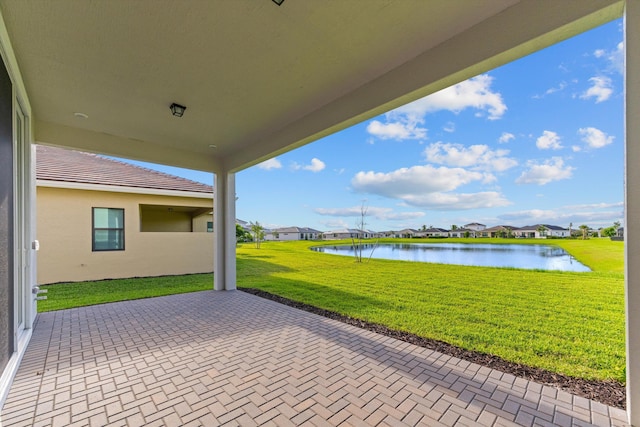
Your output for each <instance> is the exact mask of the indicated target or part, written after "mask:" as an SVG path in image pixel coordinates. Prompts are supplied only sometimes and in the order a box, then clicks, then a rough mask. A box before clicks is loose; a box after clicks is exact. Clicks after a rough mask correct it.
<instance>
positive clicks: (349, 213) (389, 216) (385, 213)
mask: <svg viewBox="0 0 640 427" xmlns="http://www.w3.org/2000/svg"><path fill="white" fill-rule="evenodd" d="M365 209H366V215H367V217H372V218H375V219H379V220H383V221H386V220H391V221H404V220H407V219H416V218H420V217H423V216H424V215H425V213H424V212H394V210H393V209H392V208H381V207H374V206H367V207H365ZM314 212H316V213H317V214H320V215H326V216H337V217H356V218H359V217H360V215H361V214H362V206H353V207H350V208H315V209H314Z"/></svg>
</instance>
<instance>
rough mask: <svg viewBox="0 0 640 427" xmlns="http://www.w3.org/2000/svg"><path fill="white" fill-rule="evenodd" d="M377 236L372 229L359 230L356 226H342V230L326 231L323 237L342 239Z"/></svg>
mask: <svg viewBox="0 0 640 427" xmlns="http://www.w3.org/2000/svg"><path fill="white" fill-rule="evenodd" d="M374 237H376V233H375V232H373V231H371V230H358V229H355V228H342V229H340V230H332V231H325V232H324V233H322V238H323V239H325V240H340V239H358V238H362V239H371V238H374Z"/></svg>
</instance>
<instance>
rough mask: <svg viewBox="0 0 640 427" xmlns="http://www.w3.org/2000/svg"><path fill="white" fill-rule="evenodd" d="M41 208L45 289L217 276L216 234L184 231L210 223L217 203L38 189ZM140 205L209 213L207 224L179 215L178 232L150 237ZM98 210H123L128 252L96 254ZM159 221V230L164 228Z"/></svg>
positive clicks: (41, 274)
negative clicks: (74, 284)
mask: <svg viewBox="0 0 640 427" xmlns="http://www.w3.org/2000/svg"><path fill="white" fill-rule="evenodd" d="M37 203H38V206H37V230H38V240H39V242H40V251H39V253H38V283H40V284H49V283H57V282H63V281H65V282H66V281H83V280H99V279H107V278H113V279H115V278H126V277H143V276H162V275H173V274H188V273H205V272H211V271H213V246H214V245H213V233H207V232H206V229H204V230H202V232H192V231H191V230H187V229H186V228H185V225H184V224H189V223H193V224H197V225H201V224H202V223H203V222H204V223H206V219H207V218H210V217H211V215H210V214H209V212H211V209H212V208H213V201H212V199H205V198H194V197H175V196H163V195H152V194H136V193H124V192H109V191H91V190H80V189H69V188H54V187H42V186H38V188H37ZM141 205H158V206H176V207H180V206H184V207H192V208H193V207H196V208H198V207H199V208H202V209H205V208H206V209H207V212H206V213H203V214H200V215H199V217H202V218H204V219H198V218H199V217H196V218H189V217H188V215H187V214H185V213H176V216H178V217H185V218H186V221H185V220H184V219H185V218H182V220H181V221H179V224H182V225H181V226H180V228H179V231H178V230H173V229H171V228H168V229H167V231H149V232H146V231H142V224H141V215H140V212H141V208H140V206H141ZM94 207H102V208H122V209H124V250H119V251H98V252H94V251H92V208H94ZM156 219H157V221H155V223H156V224H158V223H159V222H162V220H161V219H160V218H158V217H156ZM176 223H178V222H176ZM194 228H202V227H194Z"/></svg>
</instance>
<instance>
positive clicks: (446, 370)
mask: <svg viewBox="0 0 640 427" xmlns="http://www.w3.org/2000/svg"><path fill="white" fill-rule="evenodd" d="M277 3H281V4H280V5H278V4H277ZM621 16H624V19H625V28H624V34H625V39H624V48H625V82H626V83H625V84H626V87H625V114H626V121H625V132H626V134H625V147H626V160H625V162H626V166H625V168H626V172H625V179H626V183H625V185H626V188H625V224H624V225H625V244H626V255H625V264H626V272H625V273H626V321H627V324H626V326H627V369H626V373H627V413H626V416H627V417H628V418H627V420H628V421H629V422H630V423H631V424H634V425H638V426H640V239H638V238H637V236H638V235H640V221H638V218H639V217H640V168H638V167H637V165H638V164H640V144H638V141H640V121H639V120H637V118H638V117H640V46H639V43H640V0H565V1H557V0H484V1H475V2H474V1H467V0H459V1H441V0H433V1H429V0H421V1H419V0H371V1H368V2H367V6H366V7H363V2H362V1H360V0H335V1H322V2H319V1H313V2H309V1H297V0H286V1H285V2H284V3H282V2H275V1H271V0H251V1H180V2H176V1H173V0H137V1H135V2H131V1H127V0H108V1H107V0H105V1H100V0H98V1H91V2H86V1H79V0H57V1H55V2H41V1H35V0H2V1H1V2H0V57H1V58H2V66H1V67H0V154H1V156H0V178H1V179H0V410H1V411H2V417H3V418H4V419H7V420H11V421H10V423H16V424H17V423H25V424H29V423H30V422H33V421H34V420H35V421H36V425H39V424H38V423H43V424H47V422H45V421H42V420H44V419H45V418H46V419H47V420H49V419H53V420H55V424H54V425H66V424H68V423H69V422H74V423H75V422H76V421H77V422H78V425H86V424H88V423H89V420H90V419H92V418H91V417H96V418H95V421H91V423H93V424H96V425H102V424H105V423H115V424H122V425H124V424H126V423H129V424H130V425H139V423H140V418H136V417H143V418H142V419H144V420H145V422H148V423H157V424H158V425H160V424H181V423H184V424H188V423H194V425H198V423H201V424H208V423H209V421H211V420H216V419H217V422H224V421H227V422H231V423H234V422H235V423H238V424H242V425H245V424H249V423H250V422H249V419H252V420H253V421H251V422H257V421H256V420H260V421H261V422H266V423H269V422H271V423H273V424H277V425H282V424H284V423H285V421H284V420H285V419H288V420H289V421H290V422H293V423H296V424H300V423H302V422H306V421H309V422H315V421H316V420H317V421H318V424H322V423H325V424H326V423H328V424H330V425H333V424H339V423H340V422H342V421H345V420H348V419H349V417H353V418H352V423H355V424H357V422H359V421H360V420H362V421H363V422H364V423H365V424H376V423H377V422H378V421H382V420H384V419H385V418H386V417H387V416H390V417H394V418H389V419H388V420H389V421H388V422H387V423H388V424H394V423H395V421H396V420H395V418H398V417H400V415H401V414H404V415H402V420H400V421H403V420H404V421H406V422H407V423H408V424H412V423H415V422H418V421H419V420H421V419H423V420H425V423H426V424H430V422H431V420H440V421H439V422H442V423H443V424H452V423H453V422H455V420H458V421H459V422H460V423H461V424H462V421H463V420H474V421H469V423H470V424H473V423H476V422H479V423H485V422H486V423H487V425H492V424H493V423H494V421H495V425H500V424H501V423H504V424H509V423H523V424H526V425H531V424H532V423H533V420H534V419H536V420H539V421H540V423H543V424H544V423H545V422H546V423H556V422H557V423H560V424H565V422H566V424H567V425H571V424H572V423H574V422H575V425H581V424H582V423H587V424H588V423H590V422H596V421H597V422H598V423H600V422H603V423H604V424H603V425H608V424H606V422H605V420H619V418H620V417H619V411H614V410H610V409H609V408H602V407H601V406H599V405H597V404H592V403H590V402H587V401H584V400H582V399H579V398H575V397H572V396H570V395H566V394H562V393H556V392H555V391H554V390H553V389H548V388H545V387H541V386H539V385H535V384H529V383H526V382H522V380H518V379H515V378H512V377H510V376H504V375H502V374H498V373H491V372H489V371H488V370H485V369H483V368H480V367H478V366H474V365H469V364H467V363H464V362H460V361H455V360H454V359H451V358H449V357H443V356H441V355H438V354H435V353H432V352H428V351H425V350H420V349H418V348H411V349H410V350H409V348H410V347H409V346H408V345H407V344H402V343H397V342H394V341H392V340H390V339H387V338H382V337H377V336H375V335H373V334H369V333H363V332H361V331H355V330H353V329H351V328H349V327H345V326H343V325H339V324H334V323H333V322H330V321H327V320H324V319H318V318H315V317H313V316H310V315H307V314H303V313H297V312H295V311H292V310H291V309H287V308H283V307H279V306H274V305H273V303H267V302H264V301H261V300H258V299H256V298H254V297H249V296H246V295H243V294H241V293H239V292H229V293H225V292H218V293H213V292H209V293H200V294H191V295H188V296H179V297H178V296H176V297H167V298H164V299H157V300H147V301H133V302H129V303H118V304H113V305H105V306H97V307H93V308H84V309H78V310H70V311H65V312H60V313H54V314H43V315H41V316H39V317H38V316H37V295H38V291H39V289H38V287H37V285H38V283H37V279H36V278H37V250H38V247H39V242H38V233H37V230H36V225H35V210H36V206H35V172H34V159H33V156H34V153H33V150H32V148H33V144H34V143H38V144H43V145H52V146H59V147H63V148H72V149H77V150H81V151H87V152H92V153H98V154H105V155H111V156H118V157H124V158H130V159H135V160H141V161H147V162H155V163H160V164H165V165H171V166H178V167H185V168H190V169H195V170H200V171H206V172H211V173H213V174H214V176H215V184H214V187H215V188H214V218H213V222H214V230H215V233H214V234H215V237H214V262H213V264H214V266H213V267H214V268H213V269H214V271H215V275H214V282H213V283H212V286H211V287H212V289H214V290H216V291H234V290H235V289H236V258H235V255H236V254H235V250H236V249H235V245H236V239H235V219H236V212H235V200H236V188H235V174H236V173H238V172H239V171H242V170H244V169H246V168H248V167H251V166H253V165H256V164H258V163H260V162H262V161H265V160H267V159H269V158H272V157H274V156H276V155H279V154H281V153H285V152H287V151H290V150H293V149H295V148H298V147H301V146H303V145H305V144H308V143H310V142H313V141H316V140H318V139H320V138H322V137H324V136H327V135H329V134H332V133H334V132H338V131H340V130H343V129H346V128H348V127H349V126H351V125H354V124H356V123H360V122H362V121H364V120H367V119H370V118H372V117H375V116H377V115H379V114H382V113H384V112H387V111H390V110H392V109H394V108H397V107H399V106H402V105H405V104H407V103H409V102H411V101H415V100H417V99H420V98H421V97H424V96H427V95H430V94H432V93H434V92H436V91H438V90H441V89H444V88H446V87H449V86H451V85H453V84H456V83H459V82H461V81H464V80H466V79H469V78H471V77H473V76H476V75H478V74H480V73H483V72H486V71H488V70H491V69H493V68H495V67H498V66H500V65H502V64H505V63H507V62H509V61H512V60H515V59H518V58H521V57H523V56H525V55H528V54H530V53H532V52H535V51H537V50H540V49H543V48H545V47H547V46H550V45H552V44H554V43H557V42H559V41H561V40H564V39H567V38H569V37H572V36H574V35H576V34H578V33H581V32H583V31H587V30H589V29H591V28H594V27H596V26H598V25H601V24H604V23H606V22H610V21H612V20H614V19H617V18H620V17H621ZM174 104H178V105H181V106H183V107H186V110H185V111H183V113H184V114H183V115H180V114H178V115H172V110H171V109H170V106H172V105H174ZM87 215H89V213H87ZM154 304H160V306H155V305H154ZM254 305H255V306H254ZM267 314H269V315H267ZM259 316H264V318H262V319H260V318H259ZM36 323H37V327H36V328H35V329H34V325H36ZM105 325H107V326H105ZM345 343H348V345H346V344H345ZM266 349H268V351H266ZM307 351H309V353H308V354H307ZM334 352H335V353H334ZM23 359H24V360H23ZM444 359H446V364H445V360H444ZM335 375H337V376H335ZM378 377H379V379H377V380H376V379H374V378H378ZM14 379H15V381H14ZM174 381H175V382H174ZM12 384H13V385H12ZM10 390H11V396H9V397H7V396H8V394H9V391H10ZM65 390H66V391H65ZM340 390H343V391H340ZM335 393H337V394H335ZM341 393H344V394H342V395H341ZM6 399H8V400H6ZM5 400H6V404H5V403H4V402H5ZM352 400H353V401H352ZM34 401H35V402H36V404H35V407H30V405H31V406H33V402H34ZM29 402H31V403H29ZM335 402H342V403H337V404H336V403H335ZM371 402H374V403H371ZM139 403H141V405H138V404H139ZM174 403H175V405H174ZM413 403H415V405H413ZM3 405H4V406H3ZM270 405H271V406H270ZM341 405H344V406H341ZM367 405H368V406H367ZM374 407H375V408H374ZM143 408H144V409H143ZM313 408H316V409H317V412H314V410H313ZM363 408H367V409H363ZM398 408H401V409H398ZM421 411H422V412H421ZM430 411H435V412H430ZM423 412H424V413H423ZM189 414H192V415H189ZM267 414H269V415H267ZM303 414H304V415H303ZM407 414H411V415H410V417H411V418H406V419H405V417H406V416H409V415H407ZM196 415H197V418H190V417H194V416H196ZM119 416H120V418H118V417H119ZM307 416H308V418H305V417H307ZM8 417H11V418H8ZM39 417H44V418H42V419H41V418H39ZM76 417H78V418H76ZM80 417H84V418H80ZM128 417H132V418H131V420H128ZM165 417H170V418H167V419H165ZM201 417H211V418H201ZM258 417H262V418H258ZM278 417H280V418H278ZM296 417H297V418H296ZM422 417H425V418H422ZM429 417H430V418H429ZM442 417H444V418H442ZM457 417H459V418H457ZM497 417H500V419H498V418H497ZM550 417H551V419H550ZM556 417H557V418H556ZM571 417H574V418H571ZM623 418H624V417H623ZM125 420H126V421H125ZM198 420H201V421H198ZM240 420H241V421H240ZM426 420H429V422H427V421H426ZM485 420H488V421H485ZM205 421H206V422H205ZM245 421H246V423H245ZM374 421H375V422H374ZM392 421H393V422H392ZM4 422H5V423H8V422H9V421H4ZM211 422H213V423H215V421H211ZM433 423H434V425H435V424H436V421H433ZM348 424H349V423H348ZM394 425H398V424H394Z"/></svg>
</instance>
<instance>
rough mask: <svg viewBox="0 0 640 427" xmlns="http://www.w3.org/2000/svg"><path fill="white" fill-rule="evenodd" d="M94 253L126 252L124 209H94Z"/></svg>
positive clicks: (92, 243)
mask: <svg viewBox="0 0 640 427" xmlns="http://www.w3.org/2000/svg"><path fill="white" fill-rule="evenodd" d="M91 249H92V250H93V251H123V250H124V209H113V208H93V236H92V242H91Z"/></svg>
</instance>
